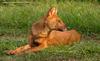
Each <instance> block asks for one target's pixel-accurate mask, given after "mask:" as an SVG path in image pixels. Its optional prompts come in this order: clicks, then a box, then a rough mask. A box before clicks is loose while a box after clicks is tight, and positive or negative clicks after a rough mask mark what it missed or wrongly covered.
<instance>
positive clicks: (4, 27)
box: [0, 1, 100, 35]
mask: <svg viewBox="0 0 100 61" xmlns="http://www.w3.org/2000/svg"><path fill="white" fill-rule="evenodd" d="M51 6H55V7H57V8H58V15H59V17H60V18H61V19H62V20H63V21H64V22H65V23H66V26H67V28H69V29H72V28H75V29H77V30H78V31H80V32H81V33H82V34H86V35H94V34H100V20H99V19H100V5H99V4H96V3H95V4H94V3H91V2H68V1H67V2H59V3H56V2H53V1H52V2H50V3H45V4H44V2H35V3H34V4H26V5H25V4H23V5H13V4H9V5H8V6H2V5H1V6H0V35H3V34H4V35H22V34H27V32H28V29H30V27H31V24H32V22H34V21H38V20H39V18H40V17H41V16H43V15H44V14H46V13H47V10H48V9H49V8H50V7H51Z"/></svg>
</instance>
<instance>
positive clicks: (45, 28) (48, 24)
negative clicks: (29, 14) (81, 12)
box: [28, 7, 67, 47]
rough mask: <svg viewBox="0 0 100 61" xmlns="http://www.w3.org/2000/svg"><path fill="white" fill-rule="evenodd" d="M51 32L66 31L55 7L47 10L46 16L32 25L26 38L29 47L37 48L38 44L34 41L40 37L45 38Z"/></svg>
mask: <svg viewBox="0 0 100 61" xmlns="http://www.w3.org/2000/svg"><path fill="white" fill-rule="evenodd" d="M52 30H58V31H65V30H67V28H66V26H65V24H64V23H63V21H62V20H61V19H60V18H59V17H58V15H57V9H56V8H55V7H52V8H51V9H49V11H48V13H47V14H46V16H44V17H43V18H41V20H40V21H38V22H36V23H33V25H32V30H31V34H30V35H29V38H28V39H29V44H30V46H32V47H34V46H37V45H38V43H36V42H35V40H36V39H38V38H41V37H47V36H48V35H49V33H50V32H51V31H52Z"/></svg>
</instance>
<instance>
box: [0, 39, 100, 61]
mask: <svg viewBox="0 0 100 61" xmlns="http://www.w3.org/2000/svg"><path fill="white" fill-rule="evenodd" d="M26 43H27V41H26V39H25V38H21V39H15V38H12V39H11V38H2V39H0V46H2V47H0V60H1V61H13V60H15V61H22V60H25V61H32V60H37V61H41V60H43V61H48V60H49V61H54V60H56V61H59V60H70V59H73V60H77V61H99V60H100V44H99V43H97V42H96V41H95V40H81V42H80V43H74V44H73V45H66V46H64V45H59V46H50V47H49V48H47V49H44V50H42V51H40V52H38V53H28V54H23V55H18V56H15V55H13V56H9V55H6V54H5V51H7V50H11V49H15V48H17V47H19V46H22V45H25V44H26Z"/></svg>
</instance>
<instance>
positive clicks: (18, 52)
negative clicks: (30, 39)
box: [7, 45, 31, 55]
mask: <svg viewBox="0 0 100 61" xmlns="http://www.w3.org/2000/svg"><path fill="white" fill-rule="evenodd" d="M29 49H31V47H30V45H25V46H21V47H19V48H16V49H15V50H10V51H8V52H7V54H10V55H14V54H20V53H23V52H25V51H27V50H29Z"/></svg>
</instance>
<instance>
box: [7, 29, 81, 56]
mask: <svg viewBox="0 0 100 61" xmlns="http://www.w3.org/2000/svg"><path fill="white" fill-rule="evenodd" d="M80 37H81V35H80V34H79V33H78V32H77V31H76V30H70V31H63V32H62V31H56V30H53V31H52V32H51V33H50V34H49V36H48V37H44V38H39V39H37V40H35V41H36V42H37V43H38V46H36V47H31V46H30V45H29V44H27V45H25V46H22V47H19V48H17V49H15V50H11V51H9V52H7V54H20V53H26V52H38V51H41V50H43V49H45V48H47V47H48V46H50V45H60V44H62V45H68V44H72V43H73V42H79V41H80Z"/></svg>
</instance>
